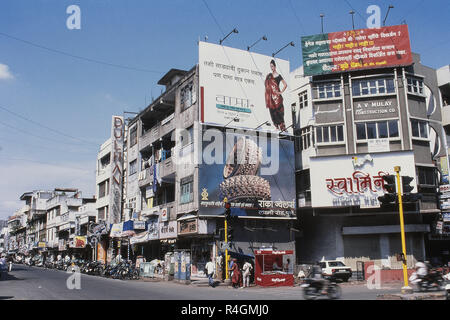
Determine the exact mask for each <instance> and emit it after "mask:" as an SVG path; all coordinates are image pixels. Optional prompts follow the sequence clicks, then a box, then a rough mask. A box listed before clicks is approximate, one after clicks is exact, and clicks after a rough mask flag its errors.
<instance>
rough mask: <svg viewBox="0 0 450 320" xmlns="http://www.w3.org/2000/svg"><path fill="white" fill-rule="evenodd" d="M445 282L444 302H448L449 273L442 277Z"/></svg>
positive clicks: (449, 292)
mask: <svg viewBox="0 0 450 320" xmlns="http://www.w3.org/2000/svg"><path fill="white" fill-rule="evenodd" d="M443 278H444V280H445V281H446V284H445V287H444V290H445V300H450V273H447V274H446V275H444V276H443Z"/></svg>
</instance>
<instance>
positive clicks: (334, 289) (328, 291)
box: [301, 278, 342, 300]
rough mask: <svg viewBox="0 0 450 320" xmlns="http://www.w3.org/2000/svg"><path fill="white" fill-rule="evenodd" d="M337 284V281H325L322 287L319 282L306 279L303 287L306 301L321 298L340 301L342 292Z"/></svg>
mask: <svg viewBox="0 0 450 320" xmlns="http://www.w3.org/2000/svg"><path fill="white" fill-rule="evenodd" d="M337 282H338V281H337V279H331V280H325V281H323V282H322V285H321V283H320V282H319V281H318V280H315V279H311V278H306V279H305V280H304V282H303V284H302V285H301V287H302V288H303V296H304V297H305V299H306V300H313V299H316V298H318V297H321V296H328V298H330V299H339V298H340V297H341V294H342V290H341V287H340V286H339V285H338V284H337Z"/></svg>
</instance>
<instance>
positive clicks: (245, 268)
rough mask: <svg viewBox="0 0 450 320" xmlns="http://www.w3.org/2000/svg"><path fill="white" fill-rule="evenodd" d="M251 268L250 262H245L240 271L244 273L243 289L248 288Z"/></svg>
mask: <svg viewBox="0 0 450 320" xmlns="http://www.w3.org/2000/svg"><path fill="white" fill-rule="evenodd" d="M252 269H253V266H252V265H251V263H250V262H248V261H247V262H245V263H244V266H243V267H242V270H243V271H244V274H243V276H244V288H245V287H249V286H250V274H251V273H252Z"/></svg>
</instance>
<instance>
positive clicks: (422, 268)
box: [415, 261, 428, 279]
mask: <svg viewBox="0 0 450 320" xmlns="http://www.w3.org/2000/svg"><path fill="white" fill-rule="evenodd" d="M415 269H416V273H417V276H418V277H419V278H420V279H424V278H425V277H426V276H427V275H428V266H427V265H426V264H425V263H423V262H421V261H419V262H417V263H416V265H415Z"/></svg>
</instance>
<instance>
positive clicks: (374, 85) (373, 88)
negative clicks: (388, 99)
mask: <svg viewBox="0 0 450 320" xmlns="http://www.w3.org/2000/svg"><path fill="white" fill-rule="evenodd" d="M394 92H395V86H394V79H393V78H386V79H363V80H353V82H352V94H353V96H355V97H358V96H365V95H372V94H386V93H394Z"/></svg>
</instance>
